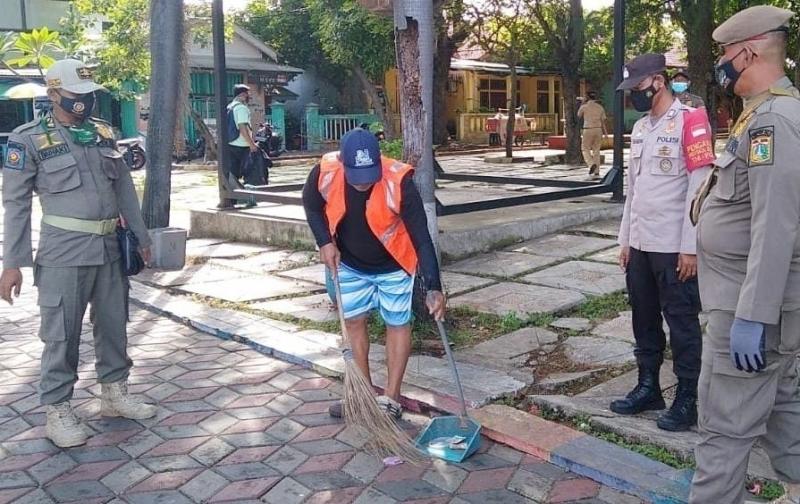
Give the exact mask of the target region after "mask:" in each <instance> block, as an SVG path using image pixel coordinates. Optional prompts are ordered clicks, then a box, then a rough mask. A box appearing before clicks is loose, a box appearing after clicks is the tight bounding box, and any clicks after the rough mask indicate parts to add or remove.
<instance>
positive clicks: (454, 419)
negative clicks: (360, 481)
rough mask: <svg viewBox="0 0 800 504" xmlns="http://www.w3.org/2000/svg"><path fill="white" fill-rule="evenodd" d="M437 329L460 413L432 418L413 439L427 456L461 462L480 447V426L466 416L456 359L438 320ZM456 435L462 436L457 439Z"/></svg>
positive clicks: (442, 326) (465, 404)
mask: <svg viewBox="0 0 800 504" xmlns="http://www.w3.org/2000/svg"><path fill="white" fill-rule="evenodd" d="M436 325H437V327H438V328H439V336H441V338H442V343H443V344H444V351H445V353H446V354H447V360H448V361H450V367H451V368H452V369H453V377H454V378H455V381H456V389H457V390H458V397H459V399H461V415H460V416H455V415H450V416H441V417H436V418H432V419H431V421H430V422H429V423H428V425H427V426H426V427H425V429H423V430H422V432H420V433H419V435H418V436H417V439H416V440H415V445H416V447H417V449H418V450H420V451H422V452H423V453H427V454H428V455H430V456H431V457H436V458H440V459H444V460H447V461H448V462H463V461H464V460H465V459H466V458H468V457H469V456H470V455H472V454H473V453H475V452H476V451H478V448H480V446H481V426H480V424H479V423H478V422H476V421H475V420H473V419H471V418H469V417H468V416H467V403H466V401H465V400H464V391H463V390H462V388H461V380H460V379H459V377H458V368H456V360H455V359H454V358H453V353H452V351H451V350H450V342H449V341H448V340H447V333H446V332H445V330H444V325H442V323H441V322H439V321H437V322H436ZM454 437H458V438H459V439H458V440H457V441H459V442H458V443H457V444H455V446H458V448H454V447H453V446H454V443H451V442H448V441H449V440H451V438H454ZM460 438H463V440H461V439H460Z"/></svg>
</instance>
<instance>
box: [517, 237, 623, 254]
mask: <svg viewBox="0 0 800 504" xmlns="http://www.w3.org/2000/svg"><path fill="white" fill-rule="evenodd" d="M613 246H614V241H613V240H607V239H605V238H594V237H591V236H580V235H568V234H554V235H549V236H545V237H543V238H536V239H534V240H529V241H527V242H524V243H522V244H519V245H513V246H511V247H509V248H508V250H510V251H512V252H522V253H526V254H536V255H540V256H546V257H557V258H559V259H567V258H572V259H577V258H578V257H582V256H584V255H586V254H591V253H593V252H597V251H599V250H602V249H606V248H609V247H613Z"/></svg>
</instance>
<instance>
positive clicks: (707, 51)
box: [676, 0, 717, 131]
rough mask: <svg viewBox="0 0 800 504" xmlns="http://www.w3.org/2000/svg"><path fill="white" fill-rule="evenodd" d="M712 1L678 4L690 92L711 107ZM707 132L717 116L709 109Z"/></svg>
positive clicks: (714, 0) (690, 1)
mask: <svg viewBox="0 0 800 504" xmlns="http://www.w3.org/2000/svg"><path fill="white" fill-rule="evenodd" d="M715 3H716V0H704V1H703V2H697V1H695V0H681V9H680V17H681V19H680V20H676V21H678V22H679V23H681V24H682V25H683V28H684V33H685V34H686V54H687V60H688V63H689V66H688V68H687V71H688V72H689V79H690V80H691V81H692V92H693V93H694V94H696V95H698V96H700V97H701V98H702V99H703V101H705V102H706V103H707V104H709V105H713V104H714V103H715V102H716V100H714V99H713V97H712V94H713V93H714V92H715V89H714V87H713V86H709V84H710V83H711V81H712V78H713V75H714V60H715V58H714V48H715V47H716V45H715V44H714V41H713V40H712V39H711V32H712V31H713V30H714V9H715V6H714V4H715ZM708 112H709V114H708V115H709V120H710V121H711V128H712V129H713V130H715V131H716V129H717V124H716V123H717V121H716V118H717V115H716V113H715V112H714V110H713V109H711V108H709V109H708Z"/></svg>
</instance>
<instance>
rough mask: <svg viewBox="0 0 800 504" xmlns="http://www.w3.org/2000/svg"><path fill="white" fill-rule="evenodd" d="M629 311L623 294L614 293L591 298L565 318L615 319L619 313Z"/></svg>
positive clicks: (626, 299) (628, 305)
mask: <svg viewBox="0 0 800 504" xmlns="http://www.w3.org/2000/svg"><path fill="white" fill-rule="evenodd" d="M629 309H630V304H629V303H628V298H627V296H626V294H625V293H624V292H614V293H613V294H606V295H605V296H593V297H590V298H589V300H588V301H586V302H585V303H583V304H582V305H580V306H578V307H577V308H575V309H574V310H572V311H570V312H569V313H568V314H567V315H566V316H568V317H578V318H586V319H589V320H597V319H609V318H615V317H616V316H617V315H619V312H623V311H626V310H629Z"/></svg>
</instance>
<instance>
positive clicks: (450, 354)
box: [436, 320, 467, 418]
mask: <svg viewBox="0 0 800 504" xmlns="http://www.w3.org/2000/svg"><path fill="white" fill-rule="evenodd" d="M436 327H437V328H439V336H441V338H442V344H443V345H444V352H445V353H446V354H447V360H448V361H450V368H452V370H453V377H454V378H455V379H456V388H457V390H458V398H459V399H461V417H462V418H467V401H465V400H464V390H463V389H462V388H461V379H460V378H459V377H458V368H457V367H456V359H455V358H454V357H453V351H452V350H450V342H449V341H448V340H447V332H446V331H445V330H444V324H442V321H441V320H437V321H436Z"/></svg>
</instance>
